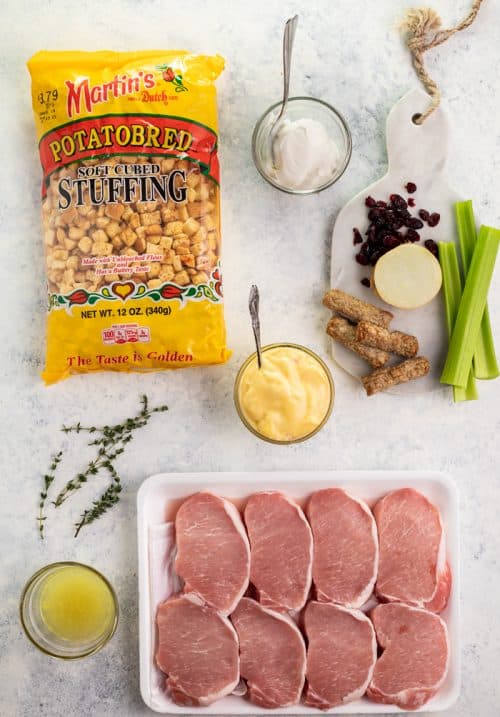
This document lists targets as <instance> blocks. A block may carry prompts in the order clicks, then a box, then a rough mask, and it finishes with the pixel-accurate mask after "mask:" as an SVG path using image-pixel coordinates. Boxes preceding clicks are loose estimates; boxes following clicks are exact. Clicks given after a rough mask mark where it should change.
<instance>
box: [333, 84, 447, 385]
mask: <svg viewBox="0 0 500 717" xmlns="http://www.w3.org/2000/svg"><path fill="white" fill-rule="evenodd" d="M428 102H429V97H428V95H427V94H426V93H425V92H423V90H420V89H415V90H412V91H411V92H408V94H406V95H405V96H404V97H402V98H401V99H400V100H399V101H398V102H397V103H396V104H395V105H394V107H393V108H392V110H391V111H390V112H389V115H388V117H387V157H388V170H387V173H386V174H385V175H384V176H383V177H382V178H381V179H379V180H377V181H376V182H374V183H373V184H371V185H370V186H368V187H366V189H364V190H363V191H362V192H360V193H359V194H357V195H356V196H355V197H353V199H351V200H350V201H349V202H348V203H347V204H346V205H345V206H344V207H343V208H342V210H341V211H340V212H339V215H338V217H337V220H336V222H335V226H334V228H333V238H332V265H331V285H332V287H334V288H337V289H342V290H343V291H346V292H347V293H349V294H353V295H354V296H358V297H359V298H361V299H364V300H365V301H369V302H370V303H373V304H377V305H378V306H382V307H383V308H386V309H389V310H390V311H392V313H393V314H394V320H393V321H392V323H391V328H392V329H393V330H395V329H398V330H401V331H405V332H406V333H409V334H413V335H414V336H416V337H417V338H418V340H419V344H420V351H419V355H422V356H426V357H427V358H428V359H429V361H430V363H431V370H430V373H429V375H428V376H426V377H425V378H422V379H419V380H418V381H415V382H410V383H407V384H404V385H402V386H397V387H395V388H394V389H391V393H397V394H407V393H424V392H430V391H436V390H440V389H443V388H445V387H443V386H442V385H441V384H440V383H439V377H440V374H441V370H442V367H443V363H444V360H445V357H446V350H447V346H448V338H447V329H446V323H445V314H444V306H443V298H442V292H440V293H439V294H438V295H437V296H436V298H435V299H434V300H433V301H431V302H430V303H429V304H427V305H426V306H424V307H422V308H420V309H413V310H404V309H395V308H393V307H390V306H387V305H386V304H384V302H382V301H381V300H380V299H378V298H377V297H376V296H375V295H374V293H373V291H371V289H369V288H367V287H365V286H363V285H362V284H361V279H363V278H364V277H369V275H370V269H371V268H370V267H366V266H361V265H359V264H358V263H357V262H356V261H355V258H354V257H355V254H357V252H358V251H359V248H360V245H357V246H353V233H352V230H353V227H357V228H358V229H359V230H360V232H361V233H362V234H363V235H364V232H365V231H366V230H367V228H368V224H369V220H368V216H367V212H368V209H367V207H366V206H365V198H366V197H367V196H368V195H370V196H372V197H374V199H377V200H380V199H383V200H384V201H385V200H387V199H388V198H389V195H390V194H393V193H395V194H401V196H403V197H404V198H405V199H406V198H407V197H408V196H413V197H414V199H415V207H414V208H410V211H411V212H412V214H414V215H415V216H417V211H418V209H422V208H423V209H427V210H428V211H429V212H439V214H440V215H441V220H440V222H439V224H438V225H437V226H436V227H434V228H431V227H428V226H427V224H426V223H425V222H424V227H423V228H422V229H420V230H419V233H420V235H421V240H420V244H421V245H423V242H424V241H425V240H426V239H434V240H435V241H455V236H456V231H455V219H454V211H453V204H454V203H455V202H457V201H460V200H461V197H460V196H459V195H458V193H457V192H456V191H455V190H454V189H453V188H452V187H451V186H450V182H449V179H448V174H447V169H446V165H447V157H448V149H449V136H450V132H449V121H448V116H447V114H446V111H445V110H444V108H443V106H442V105H441V106H440V107H438V109H437V110H436V111H435V112H434V113H433V114H432V115H431V116H430V117H429V118H428V119H427V120H426V121H425V122H424V123H423V124H421V125H418V124H415V123H414V122H413V120H412V118H413V116H414V115H415V114H417V113H419V112H421V111H422V110H423V109H424V108H425V107H427V104H428ZM407 182H414V183H415V184H416V185H417V191H416V192H415V193H414V194H412V195H408V193H407V191H406V189H405V186H404V185H405V184H406V183H407ZM332 350H333V357H334V359H335V361H336V362H337V363H338V364H339V365H340V366H341V367H342V368H343V369H344V370H345V371H347V372H348V373H349V374H351V375H353V376H355V377H358V378H359V377H361V376H363V375H365V374H368V373H369V372H370V371H371V368H370V366H368V364H367V363H366V362H365V361H364V360H363V359H361V358H360V357H359V356H358V355H357V354H355V353H353V352H352V351H349V350H347V349H346V348H345V347H344V346H342V345H341V344H339V343H338V342H336V341H332Z"/></svg>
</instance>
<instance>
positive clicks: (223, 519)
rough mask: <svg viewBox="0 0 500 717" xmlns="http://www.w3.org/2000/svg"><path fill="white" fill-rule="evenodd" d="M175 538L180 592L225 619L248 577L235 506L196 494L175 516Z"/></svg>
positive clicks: (246, 553)
mask: <svg viewBox="0 0 500 717" xmlns="http://www.w3.org/2000/svg"><path fill="white" fill-rule="evenodd" d="M175 536H176V542H177V557H176V560H175V569H176V572H177V574H178V575H179V576H180V577H181V578H182V579H183V580H184V592H185V593H189V592H193V593H195V594H196V595H199V597H200V598H201V599H202V600H203V601H204V602H206V603H208V605H211V606H212V607H213V608H215V609H216V610H219V612H221V613H223V614H224V615H228V614H229V613H230V612H232V611H233V610H234V608H235V607H236V605H237V604H238V602H239V600H240V598H241V596H242V595H243V593H244V592H245V590H246V589H247V587H248V580H249V575H250V547H249V545H248V538H247V534H246V532H245V527H244V525H243V521H242V520H241V516H240V514H239V512H238V510H237V509H236V507H235V506H234V505H233V504H232V503H230V502H229V501H228V500H225V499H224V498H219V497H218V496H216V495H213V493H208V492H204V493H196V494H195V495H192V496H191V497H190V498H188V499H187V500H185V501H184V503H183V504H182V505H181V507H180V508H179V510H178V511H177V515H176V518H175Z"/></svg>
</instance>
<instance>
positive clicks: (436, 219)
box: [427, 212, 441, 227]
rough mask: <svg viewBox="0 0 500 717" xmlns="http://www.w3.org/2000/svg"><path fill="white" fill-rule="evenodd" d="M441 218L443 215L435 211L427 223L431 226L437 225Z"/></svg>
mask: <svg viewBox="0 0 500 717" xmlns="http://www.w3.org/2000/svg"><path fill="white" fill-rule="evenodd" d="M440 219H441V215H440V214H438V213H437V212H433V213H432V214H431V215H430V217H429V219H428V220H427V224H428V225H429V226H430V227H437V225H438V224H439V221H440Z"/></svg>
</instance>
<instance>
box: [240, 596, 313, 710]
mask: <svg viewBox="0 0 500 717" xmlns="http://www.w3.org/2000/svg"><path fill="white" fill-rule="evenodd" d="M231 620H232V621H233V624H234V626H235V628H236V632H237V633H238V638H239V641H240V670H241V676H242V677H243V678H244V679H245V680H246V681H247V687H248V697H249V698H250V701H251V702H253V703H254V704H256V705H259V706H260V707H267V708H272V707H286V706H287V705H294V704H296V703H297V702H298V701H299V699H300V695H301V694H302V689H303V687H304V679H305V671H306V647H305V645H304V640H303V638H302V635H301V634H300V631H299V629H298V627H297V625H296V624H295V623H294V622H293V620H291V619H290V618H289V617H288V616H287V615H283V614H282V613H278V612H275V611H274V610H269V608H265V607H262V605H259V603H258V602H255V600H251V599H250V598H243V599H242V600H241V601H240V603H239V605H238V607H237V608H236V610H235V611H234V612H233V614H232V615H231Z"/></svg>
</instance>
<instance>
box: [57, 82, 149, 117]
mask: <svg viewBox="0 0 500 717" xmlns="http://www.w3.org/2000/svg"><path fill="white" fill-rule="evenodd" d="M155 84H156V82H155V76H154V73H153V72H143V71H142V70H140V71H139V72H138V73H137V74H135V75H133V76H131V75H127V74H124V75H115V77H114V78H113V79H112V80H111V82H102V83H101V84H99V85H91V84H90V82H89V78H88V77H86V78H85V79H84V80H80V81H78V82H71V80H66V81H65V85H66V87H67V88H68V98H67V105H66V109H67V113H68V117H73V116H74V115H79V114H81V113H82V112H92V110H93V108H94V105H97V104H99V103H101V102H108V101H109V100H111V99H115V98H117V97H124V96H125V95H131V94H133V93H134V92H139V91H140V90H150V89H152V88H153V87H154V86H155Z"/></svg>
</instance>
